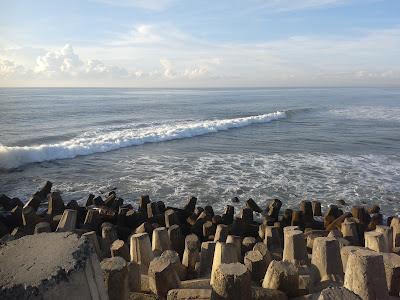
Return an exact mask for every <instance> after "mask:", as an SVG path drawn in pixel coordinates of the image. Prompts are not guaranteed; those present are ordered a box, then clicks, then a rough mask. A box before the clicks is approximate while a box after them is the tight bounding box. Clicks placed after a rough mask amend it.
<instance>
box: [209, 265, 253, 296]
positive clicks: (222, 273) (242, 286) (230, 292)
mask: <svg viewBox="0 0 400 300" xmlns="http://www.w3.org/2000/svg"><path fill="white" fill-rule="evenodd" d="M212 276H213V277H212V279H213V280H212V284H211V285H212V288H213V291H212V298H213V299H229V300H236V299H237V300H241V299H250V298H251V288H250V287H251V279H250V273H249V271H248V270H247V268H246V266H244V265H243V264H241V263H230V264H221V265H219V266H218V268H217V269H216V270H215V272H214V273H213V275H212Z"/></svg>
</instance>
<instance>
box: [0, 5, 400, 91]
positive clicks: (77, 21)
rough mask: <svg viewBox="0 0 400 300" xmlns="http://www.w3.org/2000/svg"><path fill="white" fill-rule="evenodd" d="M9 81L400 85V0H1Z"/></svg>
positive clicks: (2, 70) (0, 69)
mask: <svg viewBox="0 0 400 300" xmlns="http://www.w3.org/2000/svg"><path fill="white" fill-rule="evenodd" d="M0 86H32V87H64V86H65V87H74V86H77V87H82V86H87V87H92V86H93V87H278V86H283V87H298V86H400V1H399V0H248V1H245V0H227V1H225V0H213V1H208V0H201V1H199V0H196V1H192V0H158V1H157V0H120V1H113V0H68V1H66V0H36V1H28V0H12V1H9V0H0Z"/></svg>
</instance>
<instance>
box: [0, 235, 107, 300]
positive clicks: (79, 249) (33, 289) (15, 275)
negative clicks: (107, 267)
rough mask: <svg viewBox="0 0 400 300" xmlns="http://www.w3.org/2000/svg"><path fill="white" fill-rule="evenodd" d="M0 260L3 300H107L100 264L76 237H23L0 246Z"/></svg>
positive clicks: (83, 242) (81, 240)
mask: <svg viewBox="0 0 400 300" xmlns="http://www.w3.org/2000/svg"><path fill="white" fill-rule="evenodd" d="M49 245H51V246H49ZM27 249H29V252H26V251H27ZM0 257H1V267H0V286H1V289H0V298H1V299H3V300H8V299H38V298H40V299H59V300H64V299H65V300H67V299H68V300H69V299H88V300H90V299H102V300H106V299H108V297H107V291H106V289H105V286H104V282H103V278H102V271H101V268H100V263H99V261H98V259H97V257H96V255H95V254H94V252H93V251H92V248H91V246H90V244H89V242H88V241H87V239H85V238H81V239H79V238H78V237H77V235H76V234H73V233H70V232H68V233H67V232H62V233H41V234H36V235H28V236H24V237H21V238H20V239H17V240H14V241H9V242H7V244H5V245H3V246H2V247H0Z"/></svg>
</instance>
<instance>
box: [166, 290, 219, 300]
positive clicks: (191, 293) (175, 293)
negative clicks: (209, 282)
mask: <svg viewBox="0 0 400 300" xmlns="http://www.w3.org/2000/svg"><path fill="white" fill-rule="evenodd" d="M209 299H211V289H173V290H170V291H169V292H168V296H167V300H209Z"/></svg>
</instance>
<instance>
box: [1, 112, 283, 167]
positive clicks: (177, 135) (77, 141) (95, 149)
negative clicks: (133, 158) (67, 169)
mask: <svg viewBox="0 0 400 300" xmlns="http://www.w3.org/2000/svg"><path fill="white" fill-rule="evenodd" d="M285 117H286V113H285V112H281V111H276V112H273V113H268V114H262V115H256V116H249V117H242V118H233V119H219V120H206V121H196V122H176V123H172V124H164V125H157V126H150V127H145V128H128V129H123V130H115V131H111V132H106V133H102V134H87V133H86V134H83V135H81V136H78V137H76V138H73V139H71V140H67V141H64V142H59V143H54V144H41V145H34V146H13V147H10V146H3V145H0V168H3V169H11V168H16V167H19V166H22V165H25V164H28V163H34V162H43V161H50V160H57V159H66V158H74V157H76V156H80V155H90V154H94V153H100V152H108V151H112V150H116V149H119V148H123V147H130V146H137V145H142V144H145V143H158V142H164V141H170V140H176V139H183V138H191V137H195V136H200V135H204V134H208V133H213V132H218V131H223V130H229V129H233V128H240V127H245V126H249V125H252V124H259V123H268V122H271V121H274V120H278V119H282V118H285Z"/></svg>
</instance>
